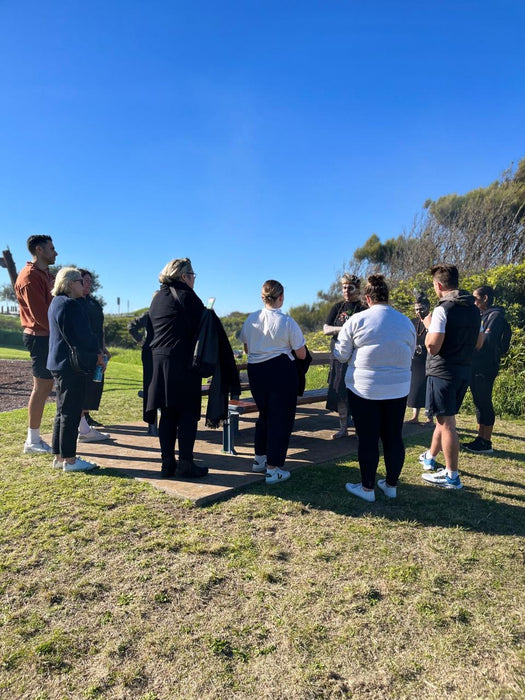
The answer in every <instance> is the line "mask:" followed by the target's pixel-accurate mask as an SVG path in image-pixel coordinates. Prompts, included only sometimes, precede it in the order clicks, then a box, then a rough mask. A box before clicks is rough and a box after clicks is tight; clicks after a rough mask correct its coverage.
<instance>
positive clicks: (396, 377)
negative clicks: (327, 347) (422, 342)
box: [334, 304, 416, 401]
mask: <svg viewBox="0 0 525 700" xmlns="http://www.w3.org/2000/svg"><path fill="white" fill-rule="evenodd" d="M415 347H416V331H415V329H414V325H413V323H412V321H410V319H409V318H407V317H406V316H404V315H403V314H401V313H399V311H396V310H395V309H393V308H392V307H391V306H388V305H386V304H373V305H372V306H371V307H370V308H369V309H367V310H366V311H361V312H360V313H358V314H354V315H353V316H351V317H350V318H349V319H348V321H346V322H345V323H344V325H343V327H342V328H341V331H340V332H339V336H338V338H337V341H336V343H335V347H334V357H335V358H336V359H337V360H339V361H340V362H348V369H347V371H346V375H345V384H346V386H347V387H348V388H349V389H351V390H352V391H353V392H354V394H357V395H358V396H361V397H362V398H364V399H372V400H374V401H379V400H382V399H399V398H401V397H402V396H407V395H408V391H409V389H410V376H411V364H412V356H413V354H414V350H415Z"/></svg>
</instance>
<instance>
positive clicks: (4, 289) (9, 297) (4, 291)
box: [0, 284, 16, 302]
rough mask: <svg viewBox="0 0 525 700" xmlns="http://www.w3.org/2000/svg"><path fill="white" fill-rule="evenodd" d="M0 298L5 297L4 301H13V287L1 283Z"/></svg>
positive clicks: (14, 297) (14, 298) (14, 296)
mask: <svg viewBox="0 0 525 700" xmlns="http://www.w3.org/2000/svg"><path fill="white" fill-rule="evenodd" d="M0 299H5V300H6V301H15V302H16V294H15V290H14V289H13V287H12V285H10V284H3V285H1V286H0Z"/></svg>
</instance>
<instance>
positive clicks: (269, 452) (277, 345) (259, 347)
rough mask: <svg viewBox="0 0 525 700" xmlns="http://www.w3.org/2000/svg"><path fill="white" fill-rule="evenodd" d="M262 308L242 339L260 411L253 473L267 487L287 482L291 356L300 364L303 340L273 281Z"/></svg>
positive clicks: (293, 393)
mask: <svg viewBox="0 0 525 700" xmlns="http://www.w3.org/2000/svg"><path fill="white" fill-rule="evenodd" d="M261 298H262V301H263V303H264V308H263V309H262V310H261V311H255V312H254V313H252V314H250V315H249V316H248V318H247V319H246V321H245V322H244V325H243V327H242V330H241V334H240V339H241V341H242V342H243V343H244V349H245V351H246V352H247V353H248V379H249V381H250V389H251V392H252V396H253V399H254V401H255V403H256V404H257V408H258V409H259V417H258V418H257V422H256V424H255V461H254V463H253V467H252V469H253V471H254V472H266V483H267V484H275V483H277V482H279V481H286V479H289V478H290V472H289V471H286V470H284V469H283V468H282V467H283V466H284V462H285V460H286V453H287V450H288V444H289V442H290V436H291V434H292V430H293V424H294V420H295V409H296V405H297V385H298V376H297V368H296V365H295V359H294V354H295V357H296V358H298V359H299V360H304V358H305V357H306V347H305V341H304V336H303V334H302V331H301V329H300V328H299V326H298V325H297V323H296V322H295V321H294V320H293V318H291V317H290V316H288V315H286V314H284V313H283V312H282V311H281V307H282V305H283V301H284V288H283V286H282V284H281V283H280V282H277V281H276V280H267V281H266V282H265V283H264V284H263V286H262V292H261Z"/></svg>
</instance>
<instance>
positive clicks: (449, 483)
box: [421, 469, 463, 489]
mask: <svg viewBox="0 0 525 700" xmlns="http://www.w3.org/2000/svg"><path fill="white" fill-rule="evenodd" d="M421 478H422V479H423V481H427V482H428V483H429V484H432V486H439V487H440V488H442V489H462V488H463V484H462V483H461V479H460V478H459V475H458V476H456V478H455V479H451V478H450V476H449V475H448V472H447V470H446V469H440V470H439V471H437V472H434V473H433V474H421Z"/></svg>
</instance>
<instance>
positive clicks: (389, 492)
mask: <svg viewBox="0 0 525 700" xmlns="http://www.w3.org/2000/svg"><path fill="white" fill-rule="evenodd" d="M377 485H378V486H379V488H380V489H381V491H382V492H383V493H384V494H385V496H386V497H387V498H396V496H397V487H396V486H389V485H388V484H387V483H386V479H379V481H378V482H377Z"/></svg>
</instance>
